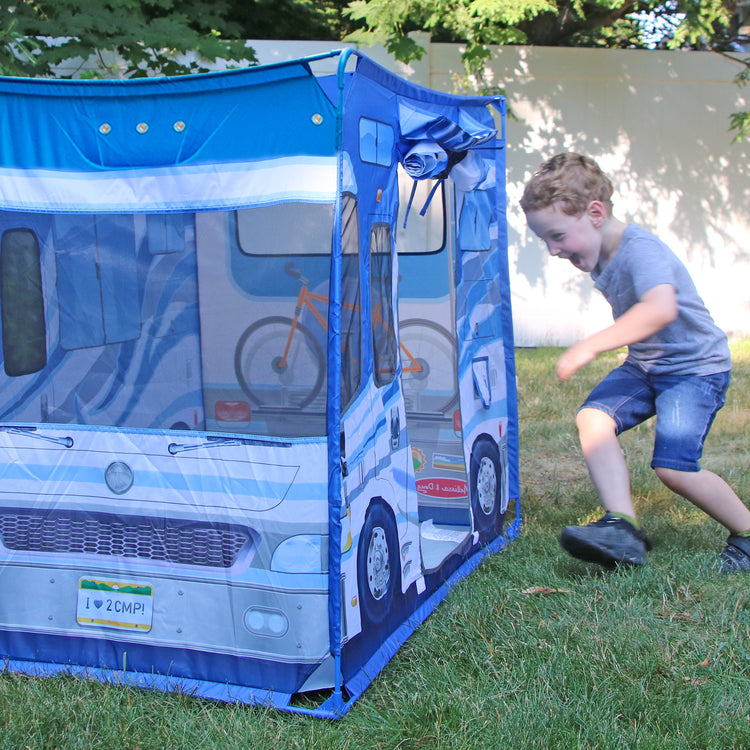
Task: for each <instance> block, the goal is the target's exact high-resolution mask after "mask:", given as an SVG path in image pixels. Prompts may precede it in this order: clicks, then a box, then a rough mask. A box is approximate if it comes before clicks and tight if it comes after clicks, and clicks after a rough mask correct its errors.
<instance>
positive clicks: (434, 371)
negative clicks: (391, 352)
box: [399, 318, 458, 413]
mask: <svg viewBox="0 0 750 750" xmlns="http://www.w3.org/2000/svg"><path fill="white" fill-rule="evenodd" d="M399 336H400V342H401V365H402V373H401V384H402V387H403V391H404V401H405V404H406V409H407V411H417V412H433V413H434V412H446V411H447V410H448V409H450V408H451V407H452V406H453V405H454V404H455V403H456V402H457V401H458V376H457V370H456V366H457V363H456V358H457V347H456V341H455V339H454V338H453V336H451V335H450V333H448V331H446V330H445V328H443V327H442V326H439V325H438V324H437V323H433V322H432V321H430V320H422V319H418V318H415V319H413V320H405V321H404V322H403V323H401V324H400V326H399Z"/></svg>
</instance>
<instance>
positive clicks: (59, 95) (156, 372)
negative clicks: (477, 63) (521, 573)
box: [0, 50, 520, 718]
mask: <svg viewBox="0 0 750 750" xmlns="http://www.w3.org/2000/svg"><path fill="white" fill-rule="evenodd" d="M324 60H325V61H331V60H334V61H336V63H337V72H336V73H335V74H334V75H316V74H315V72H314V70H315V69H316V66H317V65H318V64H319V63H321V61H324ZM504 111H505V110H504V101H503V99H502V97H499V96H495V97H461V96H451V95H447V94H441V93H438V92H435V91H430V90H427V89H424V88H421V87H418V86H414V85H412V84H409V83H408V82H407V81H405V80H403V79H400V78H398V77H397V76H394V75H393V74H391V73H389V72H388V71H386V70H385V69H384V68H382V67H380V66H378V65H377V64H375V63H374V62H372V61H371V60H369V59H368V58H366V57H365V56H363V55H360V54H359V53H356V52H352V51H351V50H345V51H336V52H332V53H330V54H328V55H322V56H318V57H313V58H305V59H301V60H294V61H291V62H286V63H281V64H277V65H267V66H260V67H256V68H249V69H243V70H237V71H229V72H222V73H215V74H206V75H199V76H187V77H183V78H166V79H165V78H156V79H142V80H131V81H85V82H83V81H50V80H37V79H29V80H26V79H13V78H4V79H0V127H2V132H3V138H2V139H0V337H1V338H2V359H3V369H2V371H1V372H0V446H2V451H3V456H4V460H3V461H2V463H0V587H2V590H3V592H4V594H3V597H1V598H0V655H1V656H2V657H3V658H4V659H6V661H7V664H8V666H9V668H10V669H12V670H17V671H22V672H26V673H30V674H42V675H46V674H56V673H59V672H62V671H64V672H71V673H74V674H86V675H93V676H95V677H97V678H99V679H102V680H117V681H119V682H125V683H128V684H134V685H138V686H143V687H150V688H158V689H163V690H176V689H179V690H182V691H187V692H191V693H194V694H195V695H199V696H204V697H210V698H215V699H219V700H226V701H240V702H247V703H261V704H270V705H273V706H276V707H278V708H281V709H284V710H289V711H297V712H301V713H311V714H314V715H318V716H324V717H329V718H336V717H339V716H341V715H343V714H344V713H345V712H346V711H347V710H348V709H349V707H350V706H351V705H352V704H353V703H354V701H356V699H357V698H358V697H359V696H360V695H361V694H362V692H363V691H364V690H365V688H366V687H367V685H369V684H370V682H371V681H372V680H373V679H374V677H375V676H376V675H377V674H378V673H379V672H380V670H381V669H382V667H383V666H384V665H385V664H386V663H387V661H388V660H389V659H390V658H391V657H392V656H393V654H394V653H395V652H396V650H397V649H398V647H399V646H400V645H401V644H402V643H403V642H404V640H405V639H406V638H408V637H409V635H410V634H411V633H412V632H413V631H414V629H415V628H416V627H418V625H419V624H420V623H421V622H422V621H423V620H424V619H425V618H426V617H427V616H428V615H429V613H430V612H431V611H432V610H433V609H434V608H435V607H436V606H437V605H438V603H439V602H440V601H441V600H442V599H443V598H444V597H445V595H446V593H447V591H448V590H449V588H450V586H451V585H452V584H453V583H454V582H455V581H457V580H458V579H460V578H461V577H463V576H465V575H467V574H468V573H469V572H470V571H471V570H472V569H473V568H474V567H476V565H477V564H478V563H479V562H480V561H481V560H482V559H483V558H484V557H485V556H486V555H488V554H491V553H493V552H497V551H498V550H499V549H501V548H502V547H504V546H505V545H506V544H507V543H508V541H510V540H511V539H513V538H514V537H515V536H516V535H517V534H518V531H519V528H520V505H519V488H518V424H517V411H516V401H515V371H514V360H513V338H512V324H511V307H510V292H509V287H508V268H507V232H506V219H505V138H504ZM310 691H315V692H316V695H317V694H318V691H324V692H325V694H326V695H327V697H326V698H325V700H324V701H323V702H322V704H321V705H320V706H319V707H318V708H315V709H310V708H307V707H304V708H303V707H301V706H300V705H299V702H298V701H297V698H296V697H297V696H298V695H299V694H302V693H306V692H310Z"/></svg>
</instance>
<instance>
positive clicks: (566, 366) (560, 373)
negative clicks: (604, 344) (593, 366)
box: [555, 341, 598, 380]
mask: <svg viewBox="0 0 750 750" xmlns="http://www.w3.org/2000/svg"><path fill="white" fill-rule="evenodd" d="M597 355H598V352H596V351H595V350H594V349H592V348H591V347H590V346H588V345H587V342H586V341H579V342H578V343H577V344H573V346H571V347H570V349H566V350H565V351H564V352H563V353H562V355H560V359H558V360H557V365H556V366H555V374H556V375H557V378H558V380H567V379H568V378H570V376H571V375H574V374H575V373H576V372H578V370H580V369H581V368H582V367H584V366H585V365H587V364H588V363H589V362H593V361H594V360H595V359H596V357H597Z"/></svg>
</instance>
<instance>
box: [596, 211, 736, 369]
mask: <svg viewBox="0 0 750 750" xmlns="http://www.w3.org/2000/svg"><path fill="white" fill-rule="evenodd" d="M591 276H592V278H593V279H594V281H595V286H596V288H597V289H598V290H599V291H600V292H601V293H602V294H603V295H604V296H605V297H606V299H607V302H609V304H610V305H611V306H612V314H613V315H614V317H615V320H617V318H619V317H620V316H621V315H622V314H623V313H625V312H627V311H628V310H629V309H630V308H631V307H632V306H633V305H635V303H636V302H638V300H639V299H640V298H641V297H642V296H643V295H644V294H645V293H646V292H647V291H648V290H649V289H651V288H653V287H655V286H657V285H658V284H671V285H672V286H673V287H674V289H675V291H676V293H677V305H678V309H679V312H678V315H677V318H676V319H675V320H674V321H673V322H672V323H670V324H669V325H668V326H666V327H665V328H662V329H661V330H660V331H657V332H656V333H654V334H653V335H651V336H649V337H648V338H646V339H644V340H643V341H640V342H638V343H636V344H631V345H630V347H629V348H628V358H627V361H628V362H631V363H633V364H635V365H637V366H638V367H640V368H641V369H642V370H644V371H645V372H649V373H652V374H654V375H678V374H692V375H711V374H713V373H716V372H725V371H727V370H730V369H731V367H732V361H731V358H730V355H729V345H728V343H727V336H726V334H725V333H724V331H722V330H721V329H720V328H719V327H718V326H717V325H716V324H715V323H714V321H713V319H712V318H711V315H710V313H709V312H708V310H707V309H706V306H705V304H704V303H703V300H702V299H701V298H700V296H699V295H698V292H697V290H696V288H695V284H694V283H693V280H692V279H691V278H690V274H689V273H688V271H687V269H686V268H685V266H684V265H683V264H682V262H681V261H680V260H679V258H678V257H677V256H676V255H675V254H674V253H673V252H672V251H671V250H670V249H669V248H668V247H667V245H665V244H664V243H663V242H662V241H661V240H660V239H659V238H658V237H656V236H655V235H654V234H652V233H651V232H647V231H646V230H645V229H642V228H641V227H639V226H637V225H635V224H629V225H628V226H627V227H626V229H625V232H624V233H623V235H622V240H621V241H620V246H619V248H618V249H617V252H616V253H615V255H614V257H613V258H612V260H611V261H610V262H609V264H608V265H607V266H605V268H604V270H603V271H602V272H601V273H600V274H596V272H593V273H592V274H591Z"/></svg>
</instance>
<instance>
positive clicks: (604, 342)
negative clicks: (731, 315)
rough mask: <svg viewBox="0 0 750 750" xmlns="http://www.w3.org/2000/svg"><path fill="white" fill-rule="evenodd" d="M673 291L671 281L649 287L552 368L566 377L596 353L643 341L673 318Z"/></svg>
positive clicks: (597, 354)
mask: <svg viewBox="0 0 750 750" xmlns="http://www.w3.org/2000/svg"><path fill="white" fill-rule="evenodd" d="M677 312H678V310H677V293H676V292H675V289H674V287H673V286H672V285H671V284H658V285H657V286H655V287H652V288H651V289H649V290H648V291H647V292H646V293H645V294H644V295H643V296H642V297H641V298H640V300H638V302H636V304H635V305H633V307H631V308H630V309H629V310H628V311H627V312H626V313H624V314H623V315H621V316H620V317H619V318H618V319H617V320H616V321H615V322H614V324H613V325H611V326H609V328H605V329H604V330H603V331H599V332H597V333H595V334H593V335H591V336H589V337H588V338H585V339H583V341H579V342H578V343H577V344H573V346H571V347H570V349H567V350H566V351H565V352H564V353H563V354H562V356H561V357H560V359H559V360H558V361H557V367H556V368H555V371H556V373H557V377H558V378H559V379H560V380H567V379H568V378H569V377H570V376H571V375H573V374H574V373H575V372H577V371H578V370H580V369H581V367H583V366H584V365H587V364H588V363H589V362H592V361H593V360H595V359H596V358H597V357H598V356H599V355H600V354H602V353H604V352H610V351H612V350H613V349H619V348H620V347H621V346H628V345H630V344H635V343H636V342H638V341H643V340H644V339H646V338H648V337H649V336H651V335H652V334H654V333H656V332H657V331H660V330H661V329H662V328H664V327H665V326H668V325H669V324H670V323H671V322H672V321H673V320H675V318H676V317H677Z"/></svg>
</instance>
